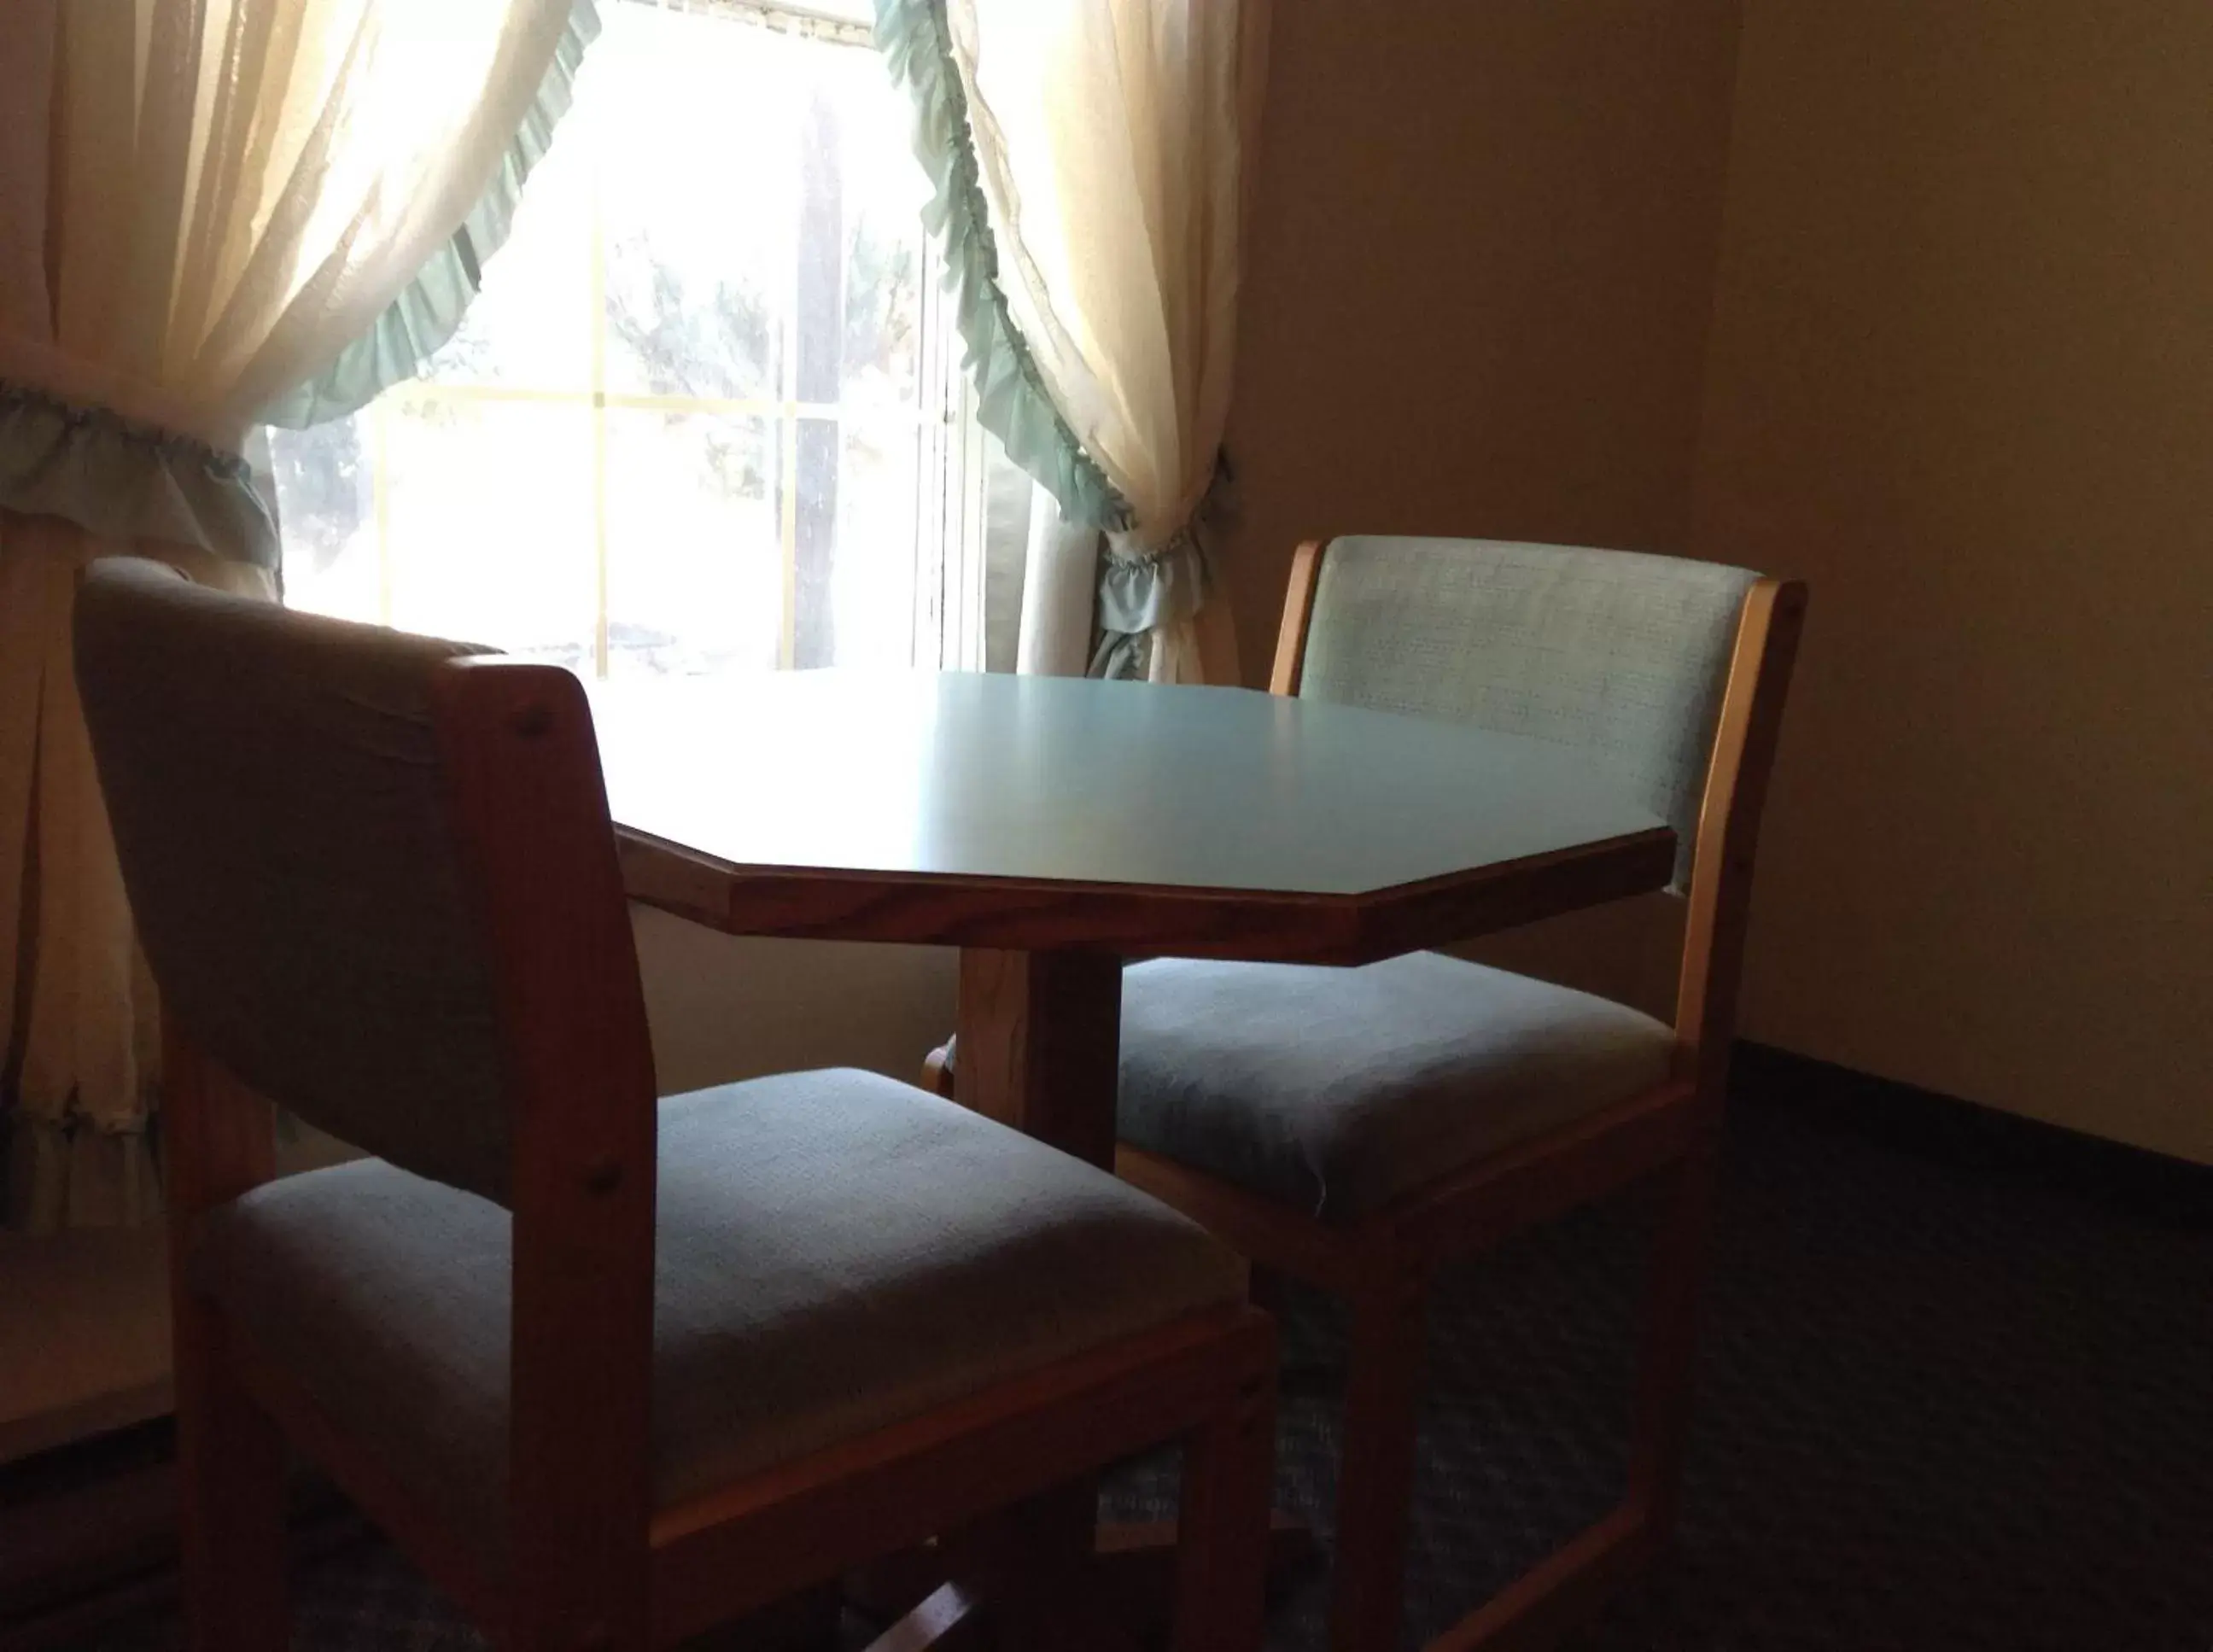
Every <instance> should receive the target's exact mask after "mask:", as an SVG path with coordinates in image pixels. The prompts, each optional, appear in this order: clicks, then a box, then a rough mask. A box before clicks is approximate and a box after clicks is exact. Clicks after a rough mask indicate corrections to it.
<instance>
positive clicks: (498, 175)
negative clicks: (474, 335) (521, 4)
mask: <svg viewBox="0 0 2213 1652" xmlns="http://www.w3.org/2000/svg"><path fill="white" fill-rule="evenodd" d="M599 33H600V14H599V10H598V9H597V7H596V6H595V5H594V0H575V3H574V4H572V5H571V6H570V9H569V22H568V27H565V28H564V29H563V30H562V32H561V39H560V40H559V42H558V44H557V45H556V46H554V48H553V60H552V63H551V64H548V65H547V66H546V78H545V79H544V80H542V81H541V82H539V87H538V95H537V96H536V97H535V98H534V99H533V100H532V101H531V105H530V107H529V109H528V110H527V112H526V113H524V115H523V117H522V124H521V126H520V127H518V128H517V129H516V131H515V137H514V138H513V139H512V140H511V141H510V142H509V144H508V146H507V148H506V149H505V150H504V151H503V153H502V154H501V156H500V163H499V169H498V170H497V172H495V173H494V174H492V178H491V183H489V184H487V185H486V186H485V192H484V193H483V194H482V195H481V196H479V198H478V199H477V204H476V205H475V207H474V208H473V209H472V210H471V211H470V213H469V216H467V217H466V218H464V219H462V220H461V227H460V229H456V230H455V231H454V236H453V239H452V240H451V241H448V242H447V243H446V244H445V246H443V247H441V248H439V249H438V251H437V252H436V253H435V254H434V255H433V256H432V257H431V259H430V262H429V263H428V264H425V265H424V266H423V268H422V270H421V271H419V272H418V274H417V275H416V277H415V279H414V280H412V281H411V282H409V283H407V286H406V289H405V290H404V291H402V292H401V293H400V295H399V297H397V298H395V299H393V301H392V303H391V304H390V306H389V307H388V308H386V310H385V312H384V314H381V315H380V316H379V317H377V319H376V324H375V326H372V327H371V328H370V329H369V331H368V332H366V333H364V334H363V335H362V337H360V338H357V339H356V340H354V342H353V343H352V344H349V345H348V346H347V347H346V349H345V351H344V354H343V355H341V356H340V357H338V360H337V361H336V362H334V363H332V364H331V367H330V369H329V370H328V371H327V372H326V373H324V374H323V375H321V376H320V377H319V378H316V379H314V380H311V381H308V383H306V384H303V385H302V386H301V387H299V388H298V389H296V390H295V391H293V392H292V393H290V395H288V396H286V397H284V398H283V399H281V400H279V401H278V402H277V403H276V404H274V405H272V406H271V407H269V408H267V409H266V410H265V411H264V412H263V413H262V416H261V417H262V422H263V423H265V424H279V425H283V426H284V427H285V428H286V429H288V430H305V429H307V428H308V426H309V425H312V424H326V423H327V422H328V421H330V420H332V419H334V418H344V417H345V416H346V415H347V414H349V413H352V412H357V411H359V410H361V409H362V408H363V407H366V406H368V405H369V403H370V402H372V401H375V399H377V397H378V396H380V395H381V394H382V393H384V392H385V391H386V390H387V389H389V388H391V387H392V386H393V385H395V384H398V383H399V382H400V381H402V380H404V379H412V378H413V377H414V376H415V375H416V373H417V372H418V370H419V369H421V367H422V365H423V363H424V362H425V361H427V360H429V359H430V357H431V356H433V355H434V354H436V352H437V351H438V350H439V348H440V347H441V346H442V345H443V344H445V342H446V341H447V340H448V338H452V337H453V336H454V330H455V329H456V328H458V327H459V326H460V325H461V317H462V315H463V314H465V313H466V310H467V309H468V307H469V304H470V302H472V300H473V299H474V298H475V297H476V296H477V294H478V292H479V290H481V289H482V288H483V286H484V266H485V259H489V258H490V257H491V255H492V254H493V253H496V252H497V251H498V250H499V249H500V247H501V246H502V245H503V243H504V242H505V241H506V240H507V235H508V230H509V229H510V228H511V227H512V226H513V224H514V222H515V205H516V204H517V203H518V202H519V201H520V200H521V198H522V186H523V183H524V181H525V180H527V179H528V178H529V176H530V174H531V171H532V169H533V168H535V167H536V166H537V165H538V163H539V162H540V161H542V160H544V159H545V158H546V150H547V149H550V148H551V147H552V143H553V131H554V128H555V127H557V126H558V125H560V122H561V117H562V116H563V115H564V114H566V113H568V112H569V106H570V103H571V102H573V101H575V97H576V70H577V68H578V67H579V66H580V65H581V64H582V63H583V61H584V48H585V47H586V46H589V45H590V44H591V43H592V42H593V40H596V39H597V38H598V36H599Z"/></svg>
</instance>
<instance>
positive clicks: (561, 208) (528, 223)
mask: <svg viewBox="0 0 2213 1652" xmlns="http://www.w3.org/2000/svg"><path fill="white" fill-rule="evenodd" d="M591 159H592V157H591V155H590V154H589V153H588V150H587V149H586V148H585V147H584V146H583V145H581V144H569V143H555V144H554V145H553V146H552V148H551V149H548V150H547V151H546V156H545V158H544V159H543V160H541V161H540V162H539V163H538V165H537V167H536V168H533V170H532V172H531V174H530V179H529V181H528V182H527V184H526V185H525V186H524V191H523V198H522V200H521V203H520V204H518V205H517V207H516V210H515V219H514V222H513V223H512V224H511V225H510V227H509V231H508V238H507V241H506V242H505V243H504V244H503V246H502V247H500V249H499V252H498V253H497V255H496V256H494V257H493V258H491V259H489V260H487V261H486V263H485V266H484V286H483V290H481V291H480V292H479V293H478V295H477V296H476V298H475V299H474V300H473V301H472V302H471V303H470V305H469V308H468V309H467V310H466V312H465V313H464V314H463V315H462V317H461V325H460V326H459V327H458V328H456V329H455V330H454V336H453V337H452V338H448V340H447V341H446V342H445V344H443V345H442V346H441V347H440V348H439V350H438V351H437V353H436V354H435V355H434V356H432V357H431V358H430V363H429V366H428V368H427V369H426V370H425V371H424V374H423V376H424V377H425V378H430V379H435V380H436V381H439V382H440V383H442V384H502V385H527V386H530V387H534V388H537V389H541V390H549V389H556V388H558V389H563V390H575V391H584V390H588V389H589V388H590V387H591V381H592V332H591V317H592V266H591V249H592V184H593V180H592V168H591Z"/></svg>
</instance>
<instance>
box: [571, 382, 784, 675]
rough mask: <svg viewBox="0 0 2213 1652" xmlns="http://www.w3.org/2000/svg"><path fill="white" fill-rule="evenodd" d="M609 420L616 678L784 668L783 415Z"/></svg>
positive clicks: (610, 611) (615, 413) (610, 662)
mask: <svg viewBox="0 0 2213 1652" xmlns="http://www.w3.org/2000/svg"><path fill="white" fill-rule="evenodd" d="M774 431H775V424H774V421H772V420H768V419H761V418H743V417H734V416H725V415H718V414H711V413H674V412H651V411H630V410H625V409H619V408H618V409H610V410H609V411H608V412H607V545H608V557H607V674H608V675H609V676H613V677H623V676H637V675H644V674H663V673H678V674H690V673H698V672H710V671H722V670H727V669H730V668H751V669H759V670H766V669H769V668H772V667H774V666H775V664H776V663H777V655H778V652H779V650H780V649H781V648H782V646H783V535H782V533H780V532H779V522H778V512H777V491H776V454H775V448H774Z"/></svg>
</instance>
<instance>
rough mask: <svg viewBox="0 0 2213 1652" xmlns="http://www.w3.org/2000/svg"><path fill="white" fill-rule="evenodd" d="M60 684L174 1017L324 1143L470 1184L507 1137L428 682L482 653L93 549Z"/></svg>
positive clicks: (489, 1170) (477, 1181)
mask: <svg viewBox="0 0 2213 1652" xmlns="http://www.w3.org/2000/svg"><path fill="white" fill-rule="evenodd" d="M482 652H485V650H483V649H475V648H471V647H468V646H466V645H464V644H461V643H442V642H436V641H433V640H431V639H430V638H427V637H411V636H407V635H405V634H404V633H401V632H399V631H387V630H383V629H381V627H377V626H374V625H345V624H343V623H341V622H339V621H338V620H334V619H316V618H314V617H312V616H309V615H305V614H299V613H290V612H288V611H286V610H284V609H283V608H279V607H275V606H273V605H272V604H270V603H266V602H258V601H253V600H249V599H247V598H244V597H238V596H232V595H229V594H224V593H222V592H218V591H214V590H210V589H207V588H203V587H200V586H198V585H194V584H192V582H190V581H188V580H186V578H185V577H184V576H182V575H180V574H179V573H177V572H176V571H175V570H173V569H169V568H166V567H163V566H162V565H161V564H156V563H151V562H145V561H138V560H131V559H112V560H107V561H101V562H98V563H95V564H93V566H92V567H91V568H90V569H89V570H88V571H87V573H86V575H85V577H84V582H83V584H82V588H80V590H79V592H78V594H77V600H76V675H77V687H78V692H79V694H80V695H81V697H82V699H83V702H84V714H85V723H86V726H87V727H88V728H89V729H90V730H91V734H92V745H93V752H94V757H95V759H96V760H97V762H98V764H99V768H100V782H101V793H102V794H103V796H105V797H106V799H107V813H108V818H109V820H111V821H112V822H113V826H114V831H115V848H116V853H117V856H118V857H119V860H120V861H121V863H122V867H123V881H124V885H125V888H126V889H127V890H128V891H129V893H130V896H131V911H132V914H133V916H134V917H136V919H137V925H138V934H139V937H140V939H141V941H142V942H143V945H144V947H145V949H146V957H147V960H148V961H149V963H150V964H151V965H152V966H153V972H154V978H155V980H156V981H157V982H159V983H160V984H161V989H162V994H163V996H164V1000H165V1002H166V1003H167V1005H168V1009H170V1010H172V1011H173V1012H174V1013H175V1014H176V1015H179V1016H180V1018H181V1019H182V1021H183V1022H184V1024H185V1025H186V1027H190V1028H191V1029H192V1037H193V1039H194V1040H195V1041H196V1042H197V1043H198V1045H200V1046H201V1047H202V1048H203V1049H204V1050H206V1051H207V1052H209V1053H210V1054H211V1055H212V1056H214V1057H215V1058H216V1059H217V1060H219V1061H221V1062H222V1063H223V1065H225V1066H226V1067H228V1068H229V1069H230V1070H232V1071H233V1072H235V1073H236V1074H237V1075H238V1076H240V1077H241V1078H242V1079H243V1080H245V1081H246V1082H247V1083H248V1084H250V1085H252V1086H253V1087H254V1088H256V1089H258V1090H260V1091H262V1092H263V1093H264V1094H268V1095H271V1096H273V1097H277V1098H278V1099H280V1100H282V1101H283V1105H284V1106H286V1107H287V1108H288V1109H290V1111H291V1112H293V1113H297V1114H298V1115H300V1116H301V1117H302V1118H304V1119H307V1120H308V1122H309V1123H311V1124H314V1125H318V1126H320V1128H321V1129H323V1130H326V1131H329V1132H330V1133H331V1134H332V1135H333V1136H336V1137H339V1138H340V1139H341V1140H343V1141H346V1142H351V1143H353V1144H354V1145H356V1146H357V1147H360V1148H363V1149H366V1150H368V1151H369V1152H371V1153H375V1154H377V1155H381V1156H382V1157H384V1158H387V1159H389V1160H391V1161H393V1162H394V1163H395V1164H400V1165H405V1166H406V1167H408V1168H409V1169H411V1170H414V1171H418V1172H419V1173H422V1174H424V1175H425V1176H432V1177H436V1178H437V1179H438V1180H442V1181H448V1182H451V1183H452V1184H454V1186H457V1187H466V1188H470V1189H472V1190H473V1191H475V1192H480V1193H484V1194H485V1195H487V1196H489V1197H491V1198H499V1197H502V1196H503V1193H504V1191H505V1189H506V1186H507V1177H508V1161H509V1150H510V1149H509V1134H510V1133H509V1121H508V1114H507V1108H506V1105H505V1103H504V1101H503V1099H502V1097H501V1094H500V1089H499V1080H498V1060H497V1046H496V1045H495V1043H494V1040H493V1033H492V1008H491V981H490V978H489V976H488V975H487V973H486V966H485V954H484V952H483V948H482V947H481V945H480V943H479V937H478V934H477V930H476V926H475V924H474V923H473V921H472V918H471V917H470V916H469V914H468V913H467V911H466V909H465V903H464V900H463V896H462V890H461V882H460V871H459V868H458V864H457V862H456V859H455V851H454V844H453V839H452V836H451V834H450V832H448V828H447V823H446V815H445V808H444V805H443V803H442V799H441V791H440V784H439V767H438V754H437V750H436V741H435V740H434V739H433V737H432V735H431V730H430V710H429V702H428V698H427V695H428V692H429V683H430V674H431V673H432V672H433V671H435V670H436V668H438V667H439V666H440V665H442V663H444V662H445V661H448V660H450V659H452V658H454V656H456V655H465V654H476V653H482Z"/></svg>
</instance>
